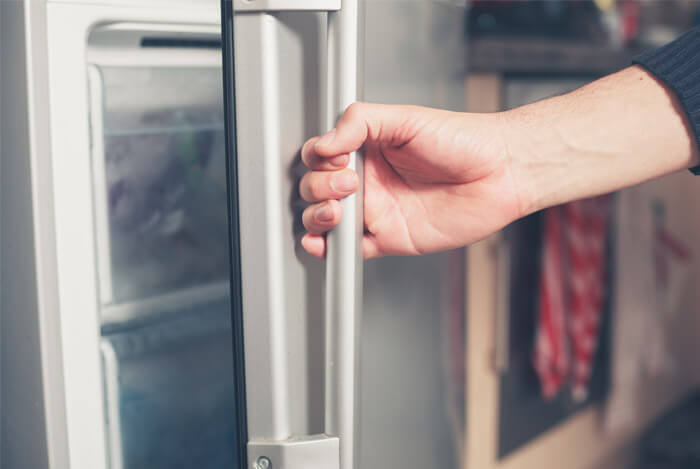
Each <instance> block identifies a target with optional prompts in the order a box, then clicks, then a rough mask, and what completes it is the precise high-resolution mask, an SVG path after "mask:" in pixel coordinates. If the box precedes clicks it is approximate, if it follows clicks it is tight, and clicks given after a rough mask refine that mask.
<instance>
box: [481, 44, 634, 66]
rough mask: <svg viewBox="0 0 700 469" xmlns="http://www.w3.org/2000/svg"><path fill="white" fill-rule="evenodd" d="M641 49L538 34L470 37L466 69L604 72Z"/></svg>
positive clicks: (628, 58) (619, 64) (620, 63)
mask: <svg viewBox="0 0 700 469" xmlns="http://www.w3.org/2000/svg"><path fill="white" fill-rule="evenodd" d="M641 51H642V50H641V49H638V48H634V49H620V50H618V49H613V48H611V47H609V46H606V45H602V44H590V43H583V42H574V41H557V40H551V39H541V38H528V37H525V38H481V39H471V40H470V42H469V47H468V48H467V63H468V71H469V72H477V73H500V74H506V73H537V74H571V73H575V74H591V75H603V74H607V73H612V72H615V71H617V70H620V69H622V68H624V67H626V66H628V65H630V62H631V60H632V57H634V56H635V55H637V54H638V53H640V52H641Z"/></svg>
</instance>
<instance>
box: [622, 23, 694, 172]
mask: <svg viewBox="0 0 700 469" xmlns="http://www.w3.org/2000/svg"><path fill="white" fill-rule="evenodd" d="M633 63H635V64H638V65H641V66H642V67H644V68H646V69H647V70H649V72H651V73H652V74H653V75H655V76H656V77H657V78H658V79H660V80H661V81H663V82H664V83H666V84H667V85H668V86H669V87H670V88H671V89H673V90H674V91H675V92H676V95H677V96H678V99H679V100H680V102H681V104H682V106H683V109H684V110H685V113H686V114H687V116H688V121H689V122H690V125H691V126H692V128H693V132H694V133H695V143H696V144H697V145H698V147H700V27H699V28H694V29H691V30H690V31H688V32H687V33H685V34H684V35H682V36H681V37H679V38H678V39H676V40H675V41H673V42H671V43H670V44H667V45H665V46H663V47H661V48H660V49H657V50H654V51H650V52H646V53H644V54H642V55H640V56H639V57H637V58H635V59H634V60H633ZM690 171H691V172H692V173H693V174H695V175H700V165H699V166H695V167H694V168H690Z"/></svg>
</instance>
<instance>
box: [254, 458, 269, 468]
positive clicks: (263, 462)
mask: <svg viewBox="0 0 700 469" xmlns="http://www.w3.org/2000/svg"><path fill="white" fill-rule="evenodd" d="M271 468H272V464H271V463H270V460H269V459H267V458H266V457H265V456H260V457H259V458H258V460H257V461H255V464H254V465H253V469H271Z"/></svg>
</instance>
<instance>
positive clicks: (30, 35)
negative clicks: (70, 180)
mask: <svg viewBox="0 0 700 469" xmlns="http://www.w3.org/2000/svg"><path fill="white" fill-rule="evenodd" d="M45 15H46V4H45V3H44V2H31V1H13V2H0V18H1V23H0V34H1V39H0V42H1V43H2V44H5V45H6V47H1V48H0V67H1V68H2V79H1V80H0V96H1V98H0V115H1V116H2V132H1V134H0V145H1V147H0V178H1V179H0V203H1V205H0V218H1V219H2V223H1V226H0V230H1V231H0V266H1V271H0V334H1V336H0V346H1V349H0V360H1V363H0V373H1V375H0V385H1V389H0V399H1V400H0V408H1V409H2V423H1V433H2V438H1V443H0V446H1V447H2V452H1V454H0V457H1V458H2V459H1V460H0V466H1V467H3V468H6V469H24V468H27V467H31V468H33V469H34V468H36V469H46V468H49V467H51V468H62V467H68V452H67V436H66V426H65V422H66V421H65V411H66V409H65V401H64V399H63V397H64V386H63V385H64V381H63V362H62V360H63V357H62V353H61V343H60V332H59V331H60V321H59V316H58V300H57V298H58V291H57V290H58V289H57V276H56V248H55V246H56V241H55V231H54V216H53V214H54V211H53V190H54V186H53V183H52V169H51V162H50V158H48V157H47V156H48V155H49V154H50V151H49V123H48V115H49V112H48V105H47V103H48V84H47V80H46V76H47V75H48V73H47V58H46V55H47V52H46V49H47V46H46V41H47V40H46V16H45ZM9 44H11V45H12V46H11V47H7V45H9Z"/></svg>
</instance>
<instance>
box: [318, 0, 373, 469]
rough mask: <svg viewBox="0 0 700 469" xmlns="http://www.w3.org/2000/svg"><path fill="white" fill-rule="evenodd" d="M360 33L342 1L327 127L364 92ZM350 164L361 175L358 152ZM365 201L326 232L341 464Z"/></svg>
mask: <svg viewBox="0 0 700 469" xmlns="http://www.w3.org/2000/svg"><path fill="white" fill-rule="evenodd" d="M360 37H361V30H360V9H359V0H343V4H342V8H341V9H340V10H339V11H337V12H331V13H329V14H328V64H327V66H328V78H327V84H326V86H327V92H328V98H327V99H328V101H327V106H328V111H327V118H328V122H327V125H326V128H327V129H331V128H332V127H333V126H334V125H335V122H336V120H337V119H338V117H339V116H340V115H341V114H342V113H343V111H344V110H345V109H346V108H347V107H348V106H350V105H351V104H352V103H354V102H355V101H357V100H358V99H359V97H360V87H361V80H362V76H361V75H360V70H361V68H360V62H361V60H362V59H363V55H362V54H363V50H362V48H361V46H360V42H359V41H360ZM348 167H349V168H351V169H354V170H355V171H356V172H357V173H358V175H359V176H360V180H362V174H363V172H362V161H361V158H360V156H359V154H358V153H355V152H353V153H351V154H350V162H349V164H348ZM360 187H362V184H361V185H360ZM363 200H364V196H363V190H362V189H360V190H359V191H358V192H357V193H356V194H354V195H351V196H349V197H346V198H345V199H343V200H342V201H341V205H342V207H343V219H342V221H341V222H340V223H339V224H338V226H337V227H335V228H334V229H333V230H331V231H330V232H329V233H328V234H327V235H326V242H327V251H326V290H325V295H326V298H325V300H326V306H325V307H326V314H325V320H326V337H325V339H326V366H325V373H326V375H325V382H326V385H325V396H326V399H325V405H326V408H325V432H326V434H328V435H332V436H337V437H339V439H340V468H341V469H355V468H359V450H360V448H359V439H358V436H359V433H358V432H359V417H360V397H359V396H360V395H359V393H360V384H359V377H360V375H359V373H360V363H359V359H360V353H359V352H360V319H361V314H362V264H363V259H362V234H363V229H364V219H363V206H362V205H363Z"/></svg>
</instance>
